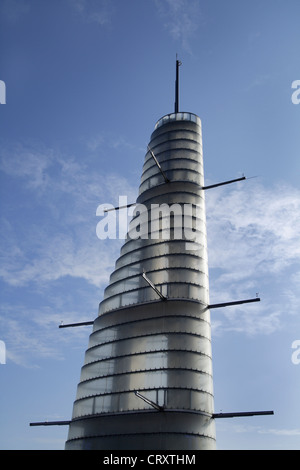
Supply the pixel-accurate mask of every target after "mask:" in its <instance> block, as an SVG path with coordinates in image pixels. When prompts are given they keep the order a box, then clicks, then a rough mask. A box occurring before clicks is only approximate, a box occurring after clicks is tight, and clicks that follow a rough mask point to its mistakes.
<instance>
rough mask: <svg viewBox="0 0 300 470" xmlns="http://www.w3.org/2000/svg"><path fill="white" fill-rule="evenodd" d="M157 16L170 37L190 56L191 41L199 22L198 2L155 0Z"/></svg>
mask: <svg viewBox="0 0 300 470" xmlns="http://www.w3.org/2000/svg"><path fill="white" fill-rule="evenodd" d="M155 4H156V7H157V11H158V14H159V16H160V18H161V20H162V22H163V24H164V27H165V29H166V30H167V31H168V33H169V34H170V36H171V37H172V38H173V39H174V40H176V41H178V42H179V43H180V45H181V46H182V48H183V49H184V50H185V51H186V52H188V53H190V54H191V40H192V38H193V37H194V34H195V33H196V31H197V30H198V27H199V23H200V20H201V11H200V4H199V1H198V0H155Z"/></svg>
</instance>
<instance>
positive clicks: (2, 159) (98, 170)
mask: <svg viewBox="0 0 300 470" xmlns="http://www.w3.org/2000/svg"><path fill="white" fill-rule="evenodd" d="M299 17H300V3H299V1H298V0H260V1H258V0H251V1H249V0H228V1H226V2H224V1H223V0H199V1H198V0H172V1H170V0H51V1H50V0H26V1H25V0H1V3H0V18H1V19H0V80H2V81H4V82H5V84H6V104H4V105H1V106H0V122H1V128H0V129H1V130H0V178H1V186H0V192H1V193H0V204H1V213H0V227H1V229H0V230H1V231H0V235H1V243H0V251H1V265H0V286H1V299H0V300H1V303H0V341H2V342H4V344H5V346H6V363H5V364H0V383H1V402H0V413H1V424H0V448H1V449H33V450H34V449H63V448H64V442H65V439H66V436H67V428H66V427H37V428H33V427H29V423H30V422H32V421H44V420H49V421H52V420H67V419H70V417H71V413H72V405H73V401H74V398H75V394H76V387H77V383H78V380H79V375H80V368H81V366H82V364H83V358H84V352H85V349H86V346H87V342H88V336H89V333H90V327H83V328H73V329H59V328H58V325H59V324H60V322H61V321H64V322H65V323H68V322H78V321H85V320H93V319H94V318H95V317H96V315H97V309H98V303H99V302H100V301H101V300H102V296H103V291H104V288H105V287H106V285H107V283H108V280H109V275H110V273H111V271H112V270H113V268H114V263H115V260H116V258H117V256H118V254H119V250H120V246H121V244H122V241H120V240H99V239H98V238H97V236H96V225H97V222H98V221H99V219H98V218H97V217H96V209H97V207H98V205H99V204H103V203H111V204H115V205H117V203H118V197H119V195H127V197H128V201H129V202H131V201H134V200H135V198H136V196H137V191H138V186H139V181H140V175H141V170H142V165H143V160H144V155H145V152H146V147H147V143H148V142H149V138H150V135H151V132H152V131H153V128H154V125H155V122H156V121H157V120H158V119H159V118H160V117H162V116H163V115H165V114H167V113H170V112H173V107H174V80H175V58H176V53H178V56H179V58H180V60H181V61H182V63H183V65H182V67H181V69H180V73H181V75H180V110H181V111H190V112H194V113H196V114H198V115H199V116H200V118H201V120H202V126H203V146H204V162H205V177H206V183H207V184H209V183H214V182H218V181H223V180H227V179H232V178H238V177H240V176H242V175H243V174H245V175H246V176H248V177H252V176H255V177H256V178H253V179H249V180H247V181H245V182H241V183H238V184H235V185H230V186H225V187H223V188H219V189H215V190H208V191H207V192H206V201H207V227H208V240H209V252H208V255H209V265H210V296H211V302H212V303H214V302H223V301H227V300H239V299H243V298H251V297H255V295H256V293H259V296H260V297H261V302H260V303H256V304H250V305H242V306H238V307H228V308H227V309H222V310H214V311H212V333H213V361H214V362H213V364H214V388H215V411H216V412H220V411H223V412H231V411H252V410H274V411H275V415H274V416H265V417H252V418H235V419H228V420H218V421H217V445H218V448H219V449H299V447H300V407H299V389H300V364H297V363H294V362H295V361H294V362H293V361H292V354H293V352H294V353H295V352H296V351H295V350H293V349H292V344H293V342H294V341H296V340H300V319H299V312H300V299H299V290H300V289H299V284H300V271H299V265H300V217H299V211H300V187H299V173H300V164H299V161H300V159H299V150H300V132H299V127H300V104H299V105H297V104H294V103H293V102H292V94H293V92H295V90H293V89H292V83H293V82H294V81H295V80H300V65H299V44H300V28H299ZM2 344H3V343H2ZM296 357H300V353H299V356H296ZM0 362H1V361H0Z"/></svg>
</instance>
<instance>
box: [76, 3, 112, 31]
mask: <svg viewBox="0 0 300 470" xmlns="http://www.w3.org/2000/svg"><path fill="white" fill-rule="evenodd" d="M68 1H69V3H70V4H71V6H72V8H73V9H74V11H75V12H76V13H77V14H78V15H80V17H81V18H82V19H83V20H84V21H85V22H87V23H96V24H98V25H99V26H104V25H108V24H110V23H111V19H112V15H113V12H114V9H113V5H112V2H111V0H68Z"/></svg>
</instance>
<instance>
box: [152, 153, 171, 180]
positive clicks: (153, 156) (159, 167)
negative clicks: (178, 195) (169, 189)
mask: <svg viewBox="0 0 300 470" xmlns="http://www.w3.org/2000/svg"><path fill="white" fill-rule="evenodd" d="M147 147H148V150H149V152H150V153H151V156H152V158H153V160H154V161H155V163H156V165H157V166H158V169H159V171H160V172H161V174H162V175H163V177H164V180H165V182H166V183H169V182H170V180H169V179H168V178H167V177H166V175H165V174H164V172H163V170H162V167H161V166H160V163H159V161H158V160H157V158H156V156H155V155H154V153H153V151H152V150H151V148H150V147H149V145H147Z"/></svg>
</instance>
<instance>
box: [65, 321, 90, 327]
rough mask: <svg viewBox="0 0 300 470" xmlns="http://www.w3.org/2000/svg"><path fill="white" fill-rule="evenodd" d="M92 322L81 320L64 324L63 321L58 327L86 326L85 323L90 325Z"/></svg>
mask: <svg viewBox="0 0 300 470" xmlns="http://www.w3.org/2000/svg"><path fill="white" fill-rule="evenodd" d="M93 323H94V322H93V321H82V322H80V323H67V324H66V325H64V324H63V323H62V324H61V325H59V327H58V328H71V327H73V326H86V325H92V324H93Z"/></svg>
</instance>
